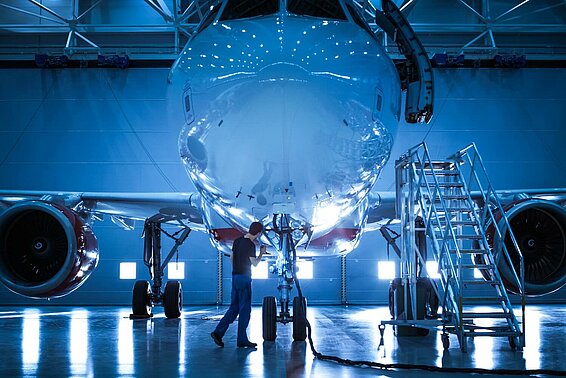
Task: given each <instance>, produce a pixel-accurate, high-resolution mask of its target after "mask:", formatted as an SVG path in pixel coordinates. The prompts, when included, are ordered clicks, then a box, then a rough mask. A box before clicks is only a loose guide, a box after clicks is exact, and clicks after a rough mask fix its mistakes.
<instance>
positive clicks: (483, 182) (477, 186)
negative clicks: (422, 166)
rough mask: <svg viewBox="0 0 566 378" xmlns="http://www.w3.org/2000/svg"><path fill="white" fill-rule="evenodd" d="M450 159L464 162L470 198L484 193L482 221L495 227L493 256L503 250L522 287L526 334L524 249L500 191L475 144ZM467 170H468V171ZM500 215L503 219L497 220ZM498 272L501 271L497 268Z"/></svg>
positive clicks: (460, 162)
mask: <svg viewBox="0 0 566 378" xmlns="http://www.w3.org/2000/svg"><path fill="white" fill-rule="evenodd" d="M448 159H449V160H452V161H454V162H455V163H456V164H459V165H461V168H460V170H461V171H463V172H462V173H468V176H469V177H468V179H467V180H464V185H466V186H467V192H468V193H469V195H470V200H471V192H472V191H475V190H477V192H478V193H479V195H480V196H481V199H482V202H483V204H484V205H483V209H482V216H481V224H483V225H484V227H485V229H484V231H487V229H488V228H489V227H490V226H491V227H493V230H494V240H493V255H494V256H495V265H498V263H499V260H500V258H501V255H502V253H501V252H503V256H504V257H505V260H506V263H507V264H508V266H509V269H510V270H511V273H512V274H513V276H512V277H513V278H514V279H515V283H516V284H517V288H518V290H519V295H520V296H521V313H522V322H521V323H522V324H521V326H522V333H523V337H524V334H525V305H526V298H525V259H524V257H523V253H522V252H521V249H520V248H519V243H518V242H517V239H516V238H515V235H514V234H513V230H512V229H511V224H510V223H509V218H508V217H507V215H506V214H505V208H504V207H503V206H502V205H501V201H500V200H499V196H498V195H497V192H496V191H495V189H494V187H493V185H492V183H491V180H490V179H489V176H488V174H487V170H486V168H485V164H484V162H483V159H482V157H481V155H480V153H479V151H478V148H477V146H476V144H475V143H471V144H470V145H468V146H467V147H465V148H463V149H461V150H460V151H458V152H456V153H455V154H454V155H452V156H450V157H449V158H448ZM466 163H467V164H466ZM462 168H463V169H462ZM466 170H467V171H468V172H466ZM494 210H495V211H497V215H496V214H494ZM498 217H499V218H500V219H498ZM502 223H503V224H502ZM506 236H509V237H510V239H511V242H512V243H513V247H514V248H515V251H516V252H517V256H518V257H519V274H517V270H516V269H515V264H514V263H513V260H512V259H511V256H510V254H509V251H508V249H507V246H506V244H505V237H506ZM497 274H499V272H498V271H497ZM505 295H507V293H505ZM523 344H524V340H523ZM523 346H524V345H523Z"/></svg>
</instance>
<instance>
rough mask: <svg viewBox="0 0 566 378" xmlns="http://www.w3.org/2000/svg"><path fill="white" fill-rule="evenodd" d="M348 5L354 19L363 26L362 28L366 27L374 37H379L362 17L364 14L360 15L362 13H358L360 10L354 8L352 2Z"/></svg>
mask: <svg viewBox="0 0 566 378" xmlns="http://www.w3.org/2000/svg"><path fill="white" fill-rule="evenodd" d="M347 7H348V11H349V12H350V16H352V20H354V22H355V23H356V24H357V25H358V26H359V27H361V28H362V29H364V30H365V31H366V32H368V33H369V34H370V35H371V36H372V37H373V38H374V39H375V38H377V37H376V36H375V33H374V32H373V31H372V30H371V28H370V27H369V25H368V23H367V22H366V21H365V20H364V19H363V18H362V16H360V14H359V13H358V11H357V10H356V9H354V7H353V6H351V5H350V4H348V5H347Z"/></svg>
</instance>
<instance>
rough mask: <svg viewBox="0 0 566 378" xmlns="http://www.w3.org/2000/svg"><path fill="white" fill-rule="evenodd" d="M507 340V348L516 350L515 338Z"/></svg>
mask: <svg viewBox="0 0 566 378" xmlns="http://www.w3.org/2000/svg"><path fill="white" fill-rule="evenodd" d="M507 340H508V341H509V346H510V347H511V349H512V350H517V343H516V342H515V338H514V337H513V336H509V337H508V338H507Z"/></svg>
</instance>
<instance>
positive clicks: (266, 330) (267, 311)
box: [261, 297, 277, 341]
mask: <svg viewBox="0 0 566 378" xmlns="http://www.w3.org/2000/svg"><path fill="white" fill-rule="evenodd" d="M261 315H262V324H263V339H264V340H265V341H274V340H275V337H277V305H276V303H275V297H264V298H263V304H262V306H261Z"/></svg>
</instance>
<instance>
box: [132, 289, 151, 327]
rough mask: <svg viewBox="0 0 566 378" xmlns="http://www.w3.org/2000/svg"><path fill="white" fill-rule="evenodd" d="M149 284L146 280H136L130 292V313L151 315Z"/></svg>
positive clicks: (141, 315)
mask: <svg viewBox="0 0 566 378" xmlns="http://www.w3.org/2000/svg"><path fill="white" fill-rule="evenodd" d="M151 309H152V303H151V286H150V285H149V282H148V281H136V283H135V284H134V290H133V293H132V314H133V315H134V316H139V317H147V318H149V317H150V316H151Z"/></svg>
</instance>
